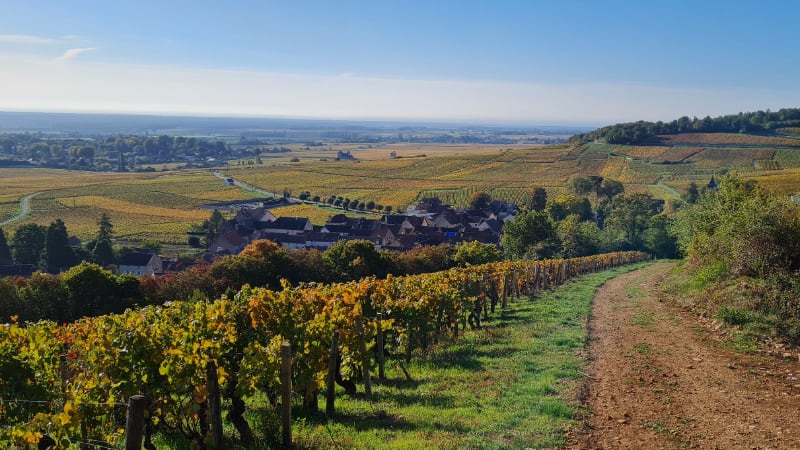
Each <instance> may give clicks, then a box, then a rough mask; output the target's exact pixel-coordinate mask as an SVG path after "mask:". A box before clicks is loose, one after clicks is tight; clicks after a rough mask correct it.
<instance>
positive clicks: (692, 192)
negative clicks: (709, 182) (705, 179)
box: [683, 181, 700, 205]
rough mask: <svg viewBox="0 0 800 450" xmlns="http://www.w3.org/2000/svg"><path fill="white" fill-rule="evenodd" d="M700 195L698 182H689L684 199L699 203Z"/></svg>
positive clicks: (688, 201)
mask: <svg viewBox="0 0 800 450" xmlns="http://www.w3.org/2000/svg"><path fill="white" fill-rule="evenodd" d="M699 197H700V190H699V189H698V188H697V184H696V183H695V182H694V181H692V182H691V183H689V187H688V188H687V189H686V194H685V195H684V197H683V198H684V199H685V200H686V203H689V204H692V205H693V204H695V203H697V199H698V198H699Z"/></svg>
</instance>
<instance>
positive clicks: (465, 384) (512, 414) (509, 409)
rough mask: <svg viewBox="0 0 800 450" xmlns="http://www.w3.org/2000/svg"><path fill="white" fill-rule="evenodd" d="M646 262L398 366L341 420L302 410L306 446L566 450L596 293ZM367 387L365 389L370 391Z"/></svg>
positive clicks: (583, 281) (572, 286)
mask: <svg viewBox="0 0 800 450" xmlns="http://www.w3.org/2000/svg"><path fill="white" fill-rule="evenodd" d="M643 265H644V264H639V265H634V266H629V267H624V268H618V269H613V270H608V271H605V272H602V273H597V274H591V275H586V276H583V277H580V278H578V279H577V280H575V281H573V282H571V283H569V284H567V285H565V286H562V287H560V288H558V289H556V290H554V291H551V292H545V293H542V294H541V295H540V296H537V297H536V298H535V299H528V298H521V299H519V300H516V301H514V302H512V303H511V304H510V307H509V308H508V309H507V310H505V311H502V312H499V313H497V314H495V315H494V316H493V317H491V318H490V319H489V320H488V321H487V322H486V323H485V325H486V326H485V327H484V329H483V330H476V331H469V332H467V333H466V334H465V335H464V336H462V337H461V338H459V340H458V341H456V342H454V343H447V344H446V345H443V346H441V347H439V348H436V349H433V350H429V352H428V354H426V355H424V356H423V355H420V354H417V355H415V359H414V360H413V361H412V363H411V364H410V366H409V367H408V369H409V372H410V373H411V375H412V377H413V381H407V380H406V379H405V377H404V376H403V374H402V372H401V369H400V367H399V366H398V365H396V364H392V363H391V362H390V363H389V364H388V366H387V377H388V380H387V381H384V382H382V383H379V384H376V385H375V386H373V396H372V397H371V398H370V399H367V398H366V397H364V396H363V395H356V396H354V397H349V396H346V395H345V394H344V393H343V392H337V403H336V411H337V412H336V415H335V416H334V417H333V418H332V419H331V420H329V421H328V420H326V419H325V418H324V417H322V416H309V415H305V416H304V415H302V412H301V411H300V410H297V414H298V415H297V416H295V417H297V420H296V421H295V430H294V442H295V446H296V448H335V449H350V448H354V449H355V448H358V449H417V448H421V447H425V448H440V449H463V448H481V449H500V448H554V447H560V446H563V444H564V442H565V438H566V437H565V435H566V431H567V429H568V427H569V426H570V425H571V424H573V423H574V422H575V420H576V414H577V413H578V412H579V408H580V405H579V404H578V403H577V401H576V400H575V399H576V397H577V396H576V390H577V389H578V388H579V385H580V383H581V380H582V377H583V373H584V369H585V367H586V364H587V362H586V361H585V359H583V358H582V357H581V356H580V353H581V351H582V350H583V349H585V347H586V342H587V336H586V321H587V317H588V315H589V311H590V307H591V302H592V299H593V297H594V293H595V290H596V289H597V288H598V287H599V286H601V285H602V284H603V283H605V282H606V281H607V280H609V279H611V278H613V277H615V276H618V275H620V274H622V273H625V272H628V271H631V270H634V269H637V268H640V267H642V266H643ZM361 389H362V388H361V386H359V392H361Z"/></svg>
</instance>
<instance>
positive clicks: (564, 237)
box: [556, 214, 601, 258]
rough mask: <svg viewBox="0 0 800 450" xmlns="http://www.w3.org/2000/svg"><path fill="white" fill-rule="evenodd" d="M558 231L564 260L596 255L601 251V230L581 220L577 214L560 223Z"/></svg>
mask: <svg viewBox="0 0 800 450" xmlns="http://www.w3.org/2000/svg"><path fill="white" fill-rule="evenodd" d="M556 230H557V232H558V238H559V240H560V241H561V255H562V256H563V257H564V258H577V257H580V256H589V255H594V254H597V253H598V251H599V249H600V240H601V239H600V229H599V228H597V225H596V224H595V223H594V222H588V221H583V220H581V218H580V216H578V215H577V214H571V215H569V216H567V218H565V219H564V220H562V221H561V222H559V223H558V226H557V228H556Z"/></svg>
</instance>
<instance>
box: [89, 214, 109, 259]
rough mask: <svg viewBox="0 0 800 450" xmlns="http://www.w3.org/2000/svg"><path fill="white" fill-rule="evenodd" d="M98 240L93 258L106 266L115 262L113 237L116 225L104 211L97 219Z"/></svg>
mask: <svg viewBox="0 0 800 450" xmlns="http://www.w3.org/2000/svg"><path fill="white" fill-rule="evenodd" d="M97 226H98V230H97V240H96V243H95V246H94V250H92V258H93V260H94V262H95V263H97V264H100V265H101V266H103V267H105V266H107V265H109V264H111V263H113V262H114V247H113V246H112V244H111V237H112V236H113V235H114V225H112V224H111V218H110V217H109V216H108V214H106V213H103V214H102V215H100V218H99V219H98V220H97Z"/></svg>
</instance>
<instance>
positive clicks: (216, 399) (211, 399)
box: [206, 359, 224, 450]
mask: <svg viewBox="0 0 800 450" xmlns="http://www.w3.org/2000/svg"><path fill="white" fill-rule="evenodd" d="M206 389H207V390H208V400H207V401H208V412H209V415H210V419H211V435H212V436H213V439H214V449H215V450H222V449H223V448H224V442H223V433H222V401H221V399H220V394H219V379H218V378H217V365H216V364H214V360H213V359H209V360H207V361H206Z"/></svg>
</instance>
